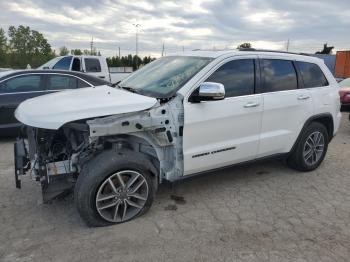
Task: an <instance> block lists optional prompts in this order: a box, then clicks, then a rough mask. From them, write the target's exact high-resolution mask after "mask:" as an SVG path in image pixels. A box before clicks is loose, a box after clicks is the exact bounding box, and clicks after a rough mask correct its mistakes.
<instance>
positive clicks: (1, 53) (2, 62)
mask: <svg viewBox="0 0 350 262" xmlns="http://www.w3.org/2000/svg"><path fill="white" fill-rule="evenodd" d="M6 55H7V38H6V35H5V31H4V29H2V28H0V67H7V61H6V60H7V59H6Z"/></svg>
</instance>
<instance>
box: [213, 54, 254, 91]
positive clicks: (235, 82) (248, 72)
mask: <svg viewBox="0 0 350 262" xmlns="http://www.w3.org/2000/svg"><path fill="white" fill-rule="evenodd" d="M206 82H215V83H221V84H223V85H224V87H225V96H226V97H234V96H243V95H250V94H254V85H255V64H254V60H253V59H242V60H233V61H230V62H228V63H226V64H224V65H222V66H221V67H220V68H219V69H217V70H216V71H215V72H214V73H213V74H212V75H211V76H210V77H209V78H208V79H207V80H206Z"/></svg>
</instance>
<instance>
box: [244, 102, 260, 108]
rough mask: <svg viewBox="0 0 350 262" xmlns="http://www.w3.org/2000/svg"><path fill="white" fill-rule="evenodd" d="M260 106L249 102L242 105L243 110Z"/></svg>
mask: <svg viewBox="0 0 350 262" xmlns="http://www.w3.org/2000/svg"><path fill="white" fill-rule="evenodd" d="M259 105H260V104H259V103H256V102H249V103H247V104H245V105H244V107H245V108H251V107H257V106H259Z"/></svg>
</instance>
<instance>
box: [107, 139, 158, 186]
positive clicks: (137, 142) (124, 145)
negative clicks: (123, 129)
mask: <svg viewBox="0 0 350 262" xmlns="http://www.w3.org/2000/svg"><path fill="white" fill-rule="evenodd" d="M103 140H104V142H103V150H102V152H104V151H106V150H113V151H114V152H115V153H116V154H127V153H128V152H132V151H134V152H138V153H141V154H143V155H144V156H145V157H146V158H147V159H148V160H149V161H150V163H151V165H149V167H148V169H149V171H150V173H151V175H152V177H153V178H154V179H155V181H156V182H157V184H158V183H159V175H160V160H159V156H158V155H157V151H156V149H155V148H154V146H153V145H152V144H151V143H150V142H148V141H147V140H146V139H143V138H139V137H136V136H133V135H129V134H126V135H119V136H111V137H105V138H103Z"/></svg>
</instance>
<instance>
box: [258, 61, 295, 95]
mask: <svg viewBox="0 0 350 262" xmlns="http://www.w3.org/2000/svg"><path fill="white" fill-rule="evenodd" d="M260 64H261V67H262V78H263V92H264V93H267V92H277V91H285V90H293V89H297V88H298V80H297V74H296V71H295V68H294V65H293V63H292V61H289V60H279V59H262V60H260Z"/></svg>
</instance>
